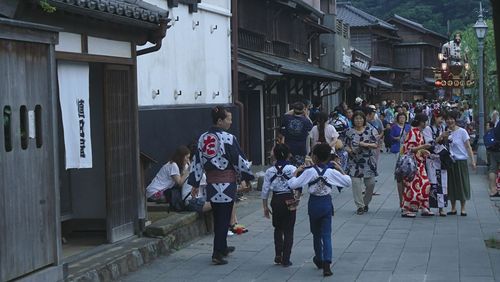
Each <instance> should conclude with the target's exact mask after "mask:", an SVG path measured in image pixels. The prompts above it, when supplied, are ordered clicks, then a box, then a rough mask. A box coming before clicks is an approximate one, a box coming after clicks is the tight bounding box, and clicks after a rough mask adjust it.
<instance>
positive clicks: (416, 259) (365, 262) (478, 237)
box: [122, 154, 500, 282]
mask: <svg viewBox="0 0 500 282" xmlns="http://www.w3.org/2000/svg"><path fill="white" fill-rule="evenodd" d="M394 161H395V159H394V156H392V155H388V154H383V155H382V156H381V160H380V169H379V171H380V172H381V174H380V176H379V177H378V182H377V185H376V188H375V190H376V191H377V192H378V193H380V195H379V196H374V197H373V201H372V203H371V205H370V211H369V212H368V214H365V215H362V216H359V215H356V214H355V207H354V203H353V200H352V193H351V191H350V189H344V190H343V192H342V193H341V194H338V193H337V192H335V200H334V205H335V210H336V211H335V217H334V220H333V225H334V234H333V238H334V239H333V246H334V266H333V272H334V274H333V276H332V277H329V278H326V279H324V278H323V276H322V272H321V271H320V270H317V269H316V268H315V267H314V264H313V263H312V256H313V250H312V235H311V233H310V232H309V222H308V218H307V209H306V205H305V204H306V202H307V199H303V201H302V202H301V206H300V209H299V212H298V215H297V223H296V226H295V237H294V238H295V241H294V247H293V250H292V258H291V260H292V262H293V263H294V264H293V266H291V267H289V268H283V267H281V266H276V265H274V264H273V258H274V247H273V232H272V226H271V222H270V220H268V219H266V218H264V217H263V215H262V210H261V209H260V205H261V204H260V201H255V211H254V212H252V213H249V214H248V215H247V216H244V217H242V218H240V219H239V221H240V223H242V224H245V225H246V226H247V227H248V228H249V230H250V231H249V232H248V233H246V234H243V235H240V236H233V237H230V239H229V242H230V244H231V245H234V246H236V252H234V253H233V254H232V255H231V256H230V257H229V264H227V265H223V266H213V265H211V261H210V255H211V248H212V236H206V237H203V238H201V239H199V240H197V241H195V242H192V243H191V244H190V245H188V246H186V247H185V248H183V249H181V250H179V251H177V252H175V253H173V254H171V255H170V256H168V257H164V258H160V259H158V260H156V261H154V262H153V263H152V264H150V265H148V266H145V267H143V268H142V269H140V270H139V271H138V272H135V273H132V274H130V275H129V276H126V277H124V278H123V279H122V281H127V282H138V281H141V282H146V281H211V282H213V281H322V280H330V281H370V282H375V281H474V282H479V281H500V250H498V249H489V248H486V246H485V244H484V240H487V239H491V238H492V237H494V236H496V237H497V239H500V238H498V237H499V235H498V232H499V230H500V217H499V214H498V210H497V209H496V208H495V207H494V204H493V203H492V202H491V201H490V199H489V197H488V192H487V188H486V185H487V184H486V178H485V177H484V176H483V175H476V174H474V173H473V174H471V182H472V189H473V191H472V200H471V201H469V202H467V204H468V205H467V211H468V216H467V217H461V216H447V217H433V218H424V217H420V216H418V217H417V218H416V219H407V218H401V217H400V213H399V209H398V205H397V202H398V196H397V191H396V189H395V187H396V185H395V181H394V180H393V165H394ZM306 196H307V195H306Z"/></svg>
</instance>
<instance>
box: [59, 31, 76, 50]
mask: <svg viewBox="0 0 500 282" xmlns="http://www.w3.org/2000/svg"><path fill="white" fill-rule="evenodd" d="M56 51H61V52H72V53H81V52H82V36H81V35H80V34H78V33H69V32H59V44H57V45H56Z"/></svg>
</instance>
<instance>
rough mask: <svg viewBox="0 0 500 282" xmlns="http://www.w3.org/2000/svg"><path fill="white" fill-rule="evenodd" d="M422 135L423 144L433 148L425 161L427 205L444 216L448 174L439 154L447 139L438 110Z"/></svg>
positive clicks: (446, 204)
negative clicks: (427, 186) (428, 183)
mask: <svg viewBox="0 0 500 282" xmlns="http://www.w3.org/2000/svg"><path fill="white" fill-rule="evenodd" d="M423 134H424V139H425V143H426V144H430V145H431V146H433V150H430V152H431V154H430V156H429V157H428V158H427V160H426V169H427V176H428V177H429V181H430V183H431V190H430V191H431V192H430V195H429V205H430V207H431V208H438V209H439V215H440V216H446V213H445V212H444V210H443V208H445V207H446V206H448V183H447V182H448V172H447V171H446V167H445V166H443V165H442V164H441V159H440V158H439V152H441V151H442V150H446V148H445V145H443V144H444V143H445V140H447V139H448V133H447V132H446V131H445V125H444V123H443V114H442V113H441V112H440V111H439V110H436V111H434V113H433V115H432V118H431V124H430V125H429V126H427V127H426V128H425V129H424V132H423Z"/></svg>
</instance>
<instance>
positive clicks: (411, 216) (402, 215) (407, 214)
mask: <svg viewBox="0 0 500 282" xmlns="http://www.w3.org/2000/svg"><path fill="white" fill-rule="evenodd" d="M416 216H417V215H416V214H414V213H410V212H408V213H402V214H401V217H408V218H415V217H416Z"/></svg>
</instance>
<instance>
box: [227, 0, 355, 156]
mask: <svg viewBox="0 0 500 282" xmlns="http://www.w3.org/2000/svg"><path fill="white" fill-rule="evenodd" d="M311 4H312V5H311ZM237 14H238V18H237V20H238V42H237V44H238V72H239V74H238V87H239V98H240V101H241V102H242V103H243V104H244V115H245V116H244V119H245V120H246V121H247V122H246V127H245V128H243V130H244V132H245V134H244V136H246V137H247V138H249V140H246V142H245V143H246V144H249V146H248V147H247V148H246V149H247V151H248V152H249V157H250V159H251V160H252V161H253V162H254V164H264V163H269V158H268V157H269V152H270V150H271V149H272V147H273V145H274V143H275V139H276V133H277V131H278V129H279V126H280V121H281V117H282V115H283V114H284V113H285V112H286V111H287V110H288V105H289V104H291V103H293V102H295V101H303V100H309V101H311V100H314V99H316V98H319V97H320V93H321V92H322V91H323V90H324V89H325V88H326V87H327V86H328V85H329V84H330V83H332V82H345V81H347V79H348V77H347V76H345V75H343V74H339V73H335V72H332V71H328V70H325V69H322V68H320V67H319V64H320V58H321V56H322V55H323V54H322V50H321V49H322V48H320V43H319V42H320V41H319V36H320V35H321V34H325V33H333V32H334V30H332V29H330V28H328V27H326V26H325V25H323V16H324V13H323V12H321V7H320V1H309V2H306V1H301V0H285V1H278V0H273V1H264V0H257V1H256V0H242V1H239V2H238V13H237Z"/></svg>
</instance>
